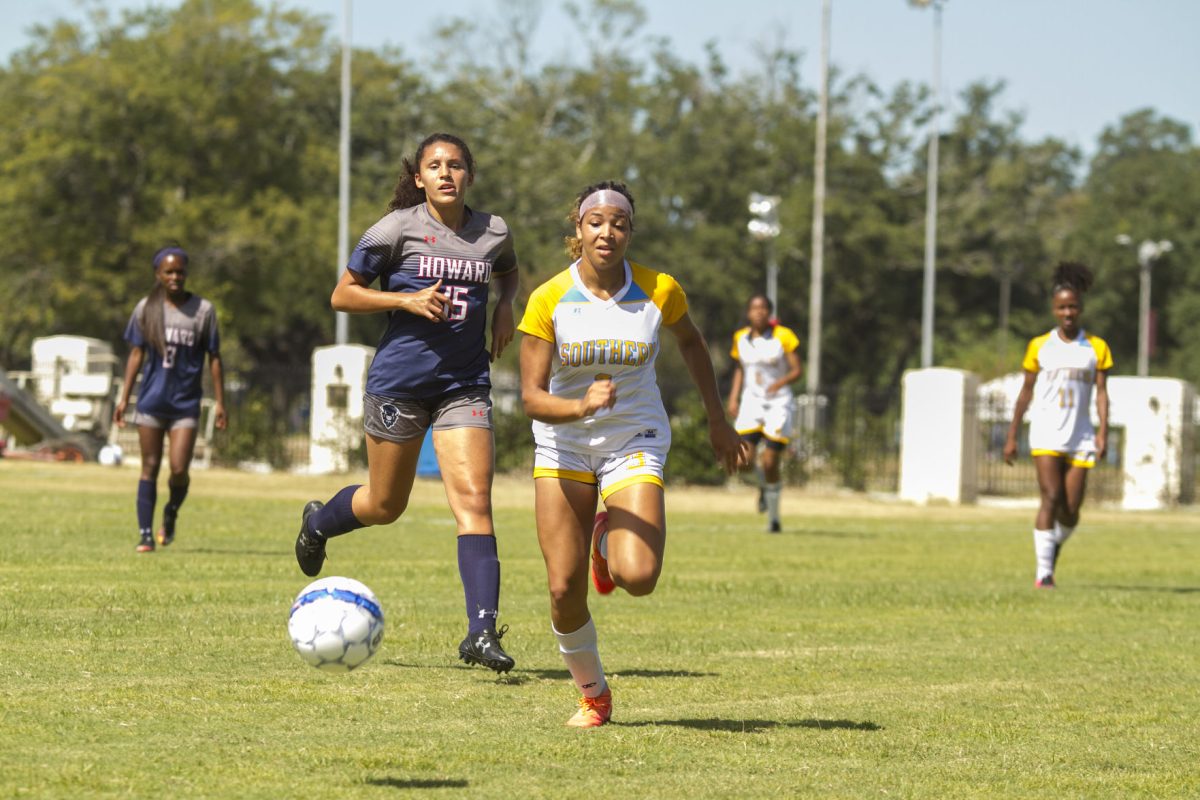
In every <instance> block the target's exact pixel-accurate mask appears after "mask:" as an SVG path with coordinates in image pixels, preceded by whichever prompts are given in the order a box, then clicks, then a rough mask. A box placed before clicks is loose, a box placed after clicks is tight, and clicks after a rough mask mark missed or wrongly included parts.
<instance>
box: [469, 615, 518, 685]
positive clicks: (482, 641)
mask: <svg viewBox="0 0 1200 800" xmlns="http://www.w3.org/2000/svg"><path fill="white" fill-rule="evenodd" d="M506 633H508V626H507V625H503V626H501V627H500V630H498V631H496V630H492V629H491V628H484V629H483V630H482V631H480V632H479V633H468V634H467V638H465V639H463V640H462V644H460V645H459V646H458V657H459V659H461V660H462V661H465V662H467V663H468V664H482V665H483V666H485V667H487V668H488V669H491V670H495V671H496V672H498V673H501V674H503V673H505V672H508V671H509V670H510V669H512V668H513V665H514V664H515V663H516V662H515V661H513V660H512V656H510V655H509V654H508V653H506V652H504V648H502V647H501V646H500V638H501V637H502V636H504V634H506Z"/></svg>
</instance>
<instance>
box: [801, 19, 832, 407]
mask: <svg viewBox="0 0 1200 800" xmlns="http://www.w3.org/2000/svg"><path fill="white" fill-rule="evenodd" d="M831 16H832V10H831V0H824V2H822V3H821V96H820V101H819V103H818V104H817V145H816V153H815V154H814V158H813V221H812V274H811V276H810V277H809V285H808V365H807V366H808V369H807V370H805V381H804V386H805V388H806V389H807V390H808V396H809V401H810V402H812V403H815V402H816V398H817V392H818V391H820V389H821V317H822V314H823V311H822V301H823V294H824V284H825V129H826V127H827V120H828V117H829V20H830V17H831Z"/></svg>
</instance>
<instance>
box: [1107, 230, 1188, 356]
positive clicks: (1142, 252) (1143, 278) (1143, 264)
mask: <svg viewBox="0 0 1200 800" xmlns="http://www.w3.org/2000/svg"><path fill="white" fill-rule="evenodd" d="M1117 244H1119V245H1123V246H1125V247H1132V246H1133V237H1131V236H1129V235H1128V234H1124V233H1122V234H1120V235H1118V236H1117ZM1173 249H1175V245H1173V244H1171V243H1170V242H1169V241H1167V240H1166V239H1163V240H1162V241H1159V242H1155V241H1151V240H1150V239H1146V240H1143V241H1142V243H1141V244H1139V245H1138V248H1137V259H1138V288H1139V289H1140V291H1139V302H1138V360H1137V374H1138V377H1140V378H1145V377H1146V376H1148V375H1149V374H1150V267H1151V265H1152V264H1153V263H1154V262H1155V261H1157V260H1158V259H1160V258H1162V257H1163V256H1164V255H1166V254H1167V253H1169V252H1171V251H1172V250H1173Z"/></svg>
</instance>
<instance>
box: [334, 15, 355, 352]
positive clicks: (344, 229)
mask: <svg viewBox="0 0 1200 800" xmlns="http://www.w3.org/2000/svg"><path fill="white" fill-rule="evenodd" d="M351 5H352V0H342V114H341V123H340V125H339V126H338V127H339V134H338V233H337V259H338V266H337V276H338V280H339V281H340V280H341V279H342V273H343V272H345V271H346V262H347V261H349V260H350V6H351ZM334 320H335V329H336V331H335V336H334V341H336V342H337V343H338V344H346V342H347V341H348V340H349V338H350V319H349V316H348V315H347V314H346V312H345V311H338V312H335V314H334Z"/></svg>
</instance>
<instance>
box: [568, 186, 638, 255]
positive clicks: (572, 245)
mask: <svg viewBox="0 0 1200 800" xmlns="http://www.w3.org/2000/svg"><path fill="white" fill-rule="evenodd" d="M601 189H611V190H612V191H614V192H620V193H621V194H623V195H625V199H626V200H628V201H629V208H630V209H633V208H634V202H633V193H632V192H630V191H629V187H628V186H626V185H625V184H623V183H621V182H620V181H600V182H599V183H593V184H592V185H591V186H588V187H587V188H586V189H584V190H583V191H582V192H580V193H579V194H578V195H577V196H576V197H575V203H574V204H573V205H572V206H571V213H570V214H568V215H567V222H569V223H571V229H572V230H574V229H575V227H576V226H577V225H578V224H579V206H580V205H582V204H583V201H584V200H586V199H587V198H588V196H589V195H590V194H592V192H598V191H600V190H601ZM629 230H631V231H632V230H633V220H632V219H631V220H629ZM563 241H564V242H565V243H566V245H567V253H568V254H569V255H570V256H571V258H572V259H578V258H579V257H580V256H582V255H583V242H582V241H581V240H580V239H579V237H578V236H575V235H574V234H572V235H570V236H567V237H566V238H565V239H563Z"/></svg>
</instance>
